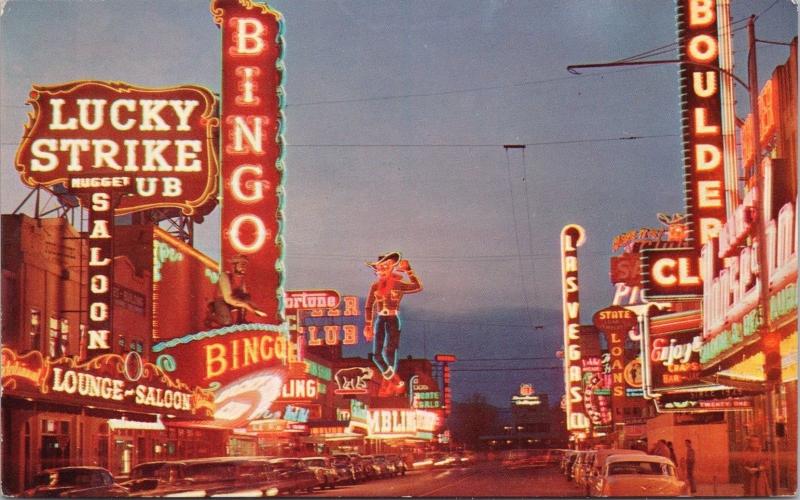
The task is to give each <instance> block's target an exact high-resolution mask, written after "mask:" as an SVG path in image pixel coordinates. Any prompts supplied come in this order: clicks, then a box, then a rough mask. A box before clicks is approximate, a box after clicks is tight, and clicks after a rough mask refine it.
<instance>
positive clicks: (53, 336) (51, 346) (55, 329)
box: [47, 316, 61, 358]
mask: <svg viewBox="0 0 800 500" xmlns="http://www.w3.org/2000/svg"><path fill="white" fill-rule="evenodd" d="M47 326H48V328H47V355H48V356H49V357H51V358H56V357H57V356H58V353H59V350H60V349H59V343H60V340H59V337H60V333H61V332H60V331H59V329H60V328H59V327H60V323H59V321H58V318H55V317H53V316H50V319H49V321H48V325H47Z"/></svg>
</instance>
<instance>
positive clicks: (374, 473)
mask: <svg viewBox="0 0 800 500" xmlns="http://www.w3.org/2000/svg"><path fill="white" fill-rule="evenodd" d="M361 466H362V467H363V469H364V473H365V474H366V476H367V479H375V478H379V477H381V467H380V465H378V464H376V463H375V460H374V459H373V458H372V455H361Z"/></svg>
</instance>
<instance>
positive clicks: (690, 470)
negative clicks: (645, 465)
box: [648, 436, 771, 497]
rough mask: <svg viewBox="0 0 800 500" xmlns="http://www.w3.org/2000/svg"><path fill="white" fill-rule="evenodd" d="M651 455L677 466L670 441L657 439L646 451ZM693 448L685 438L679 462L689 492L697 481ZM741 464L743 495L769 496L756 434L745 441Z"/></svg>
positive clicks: (767, 472) (761, 449)
mask: <svg viewBox="0 0 800 500" xmlns="http://www.w3.org/2000/svg"><path fill="white" fill-rule="evenodd" d="M648 453H649V454H651V455H659V456H662V457H664V458H668V459H670V460H672V463H673V464H675V466H676V467H678V465H679V462H678V459H677V456H676V455H675V449H674V448H673V445H672V441H667V440H665V439H659V440H658V441H657V442H656V443H655V445H653V447H652V448H651V449H650V450H649V451H648ZM696 463H697V462H696V456H695V450H694V448H693V447H692V440H691V439H687V440H686V456H685V457H684V459H683V461H682V462H681V463H680V465H681V468H682V469H683V470H684V472H685V476H686V481H687V482H688V483H689V487H690V488H691V492H692V493H693V494H694V493H696V492H697V481H696V479H695V464H696ZM742 465H743V467H744V470H745V472H746V474H747V477H745V478H744V482H743V486H744V496H754V497H761V496H770V495H771V491H770V481H769V467H768V464H767V462H766V459H765V455H764V453H763V448H762V445H761V439H760V438H759V437H758V436H751V437H750V438H749V440H748V443H747V451H746V452H745V453H744V454H743V461H742Z"/></svg>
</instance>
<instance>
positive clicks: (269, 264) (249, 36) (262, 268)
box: [211, 0, 284, 324]
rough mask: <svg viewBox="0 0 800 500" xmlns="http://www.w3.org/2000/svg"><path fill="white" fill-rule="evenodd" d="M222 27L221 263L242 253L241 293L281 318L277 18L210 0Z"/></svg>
mask: <svg viewBox="0 0 800 500" xmlns="http://www.w3.org/2000/svg"><path fill="white" fill-rule="evenodd" d="M211 14H212V16H213V18H214V22H215V23H216V24H217V25H218V26H219V28H220V30H221V32H222V88H221V96H222V97H221V100H222V116H221V150H220V153H221V154H220V157H221V173H222V179H223V182H222V203H221V216H220V217H221V226H222V242H221V249H222V262H223V263H227V262H229V261H230V259H231V258H232V257H234V256H237V255H244V256H245V257H248V258H249V267H248V273H249V274H251V275H253V276H258V281H257V282H253V283H251V286H250V287H249V290H248V292H249V294H250V295H251V300H252V302H253V303H254V304H256V305H257V306H258V308H259V309H261V310H262V311H263V312H265V313H266V320H265V322H266V323H268V324H278V323H282V322H283V313H284V311H283V288H282V286H283V262H282V258H283V235H282V224H281V219H282V218H283V217H282V209H283V172H284V163H283V139H282V137H281V134H282V132H283V127H284V120H283V112H282V108H283V91H282V89H281V84H282V79H283V60H282V56H283V37H282V34H283V20H282V16H281V14H280V13H279V12H276V11H274V10H272V9H270V8H269V7H267V6H266V5H264V4H259V3H255V2H253V1H251V0H212V1H211Z"/></svg>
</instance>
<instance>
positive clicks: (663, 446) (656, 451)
mask: <svg viewBox="0 0 800 500" xmlns="http://www.w3.org/2000/svg"><path fill="white" fill-rule="evenodd" d="M649 453H650V454H651V455H658V456H660V457H664V458H669V448H668V447H667V442H666V441H665V440H663V439H659V440H658V441H657V442H656V444H655V446H653V449H652V450H650V451H649Z"/></svg>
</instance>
